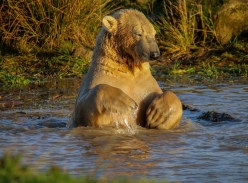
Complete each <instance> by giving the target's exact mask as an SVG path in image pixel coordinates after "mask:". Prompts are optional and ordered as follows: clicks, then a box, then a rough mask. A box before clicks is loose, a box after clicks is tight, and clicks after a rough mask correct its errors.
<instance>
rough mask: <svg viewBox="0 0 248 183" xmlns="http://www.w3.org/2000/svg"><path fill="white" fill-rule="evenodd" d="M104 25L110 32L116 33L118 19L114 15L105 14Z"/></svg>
mask: <svg viewBox="0 0 248 183" xmlns="http://www.w3.org/2000/svg"><path fill="white" fill-rule="evenodd" d="M102 24H103V27H104V28H105V29H106V30H107V31H108V32H109V33H114V32H115V31H116V30H117V20H116V19H115V18H114V17H112V16H105V17H104V18H103V19H102Z"/></svg>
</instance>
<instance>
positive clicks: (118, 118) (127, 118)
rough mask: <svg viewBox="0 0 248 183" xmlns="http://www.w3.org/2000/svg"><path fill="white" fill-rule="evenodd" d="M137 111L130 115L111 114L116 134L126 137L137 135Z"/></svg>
mask: <svg viewBox="0 0 248 183" xmlns="http://www.w3.org/2000/svg"><path fill="white" fill-rule="evenodd" d="M137 111H138V110H135V111H134V112H132V113H131V114H130V113H129V114H119V113H111V116H112V119H113V124H114V127H115V128H116V130H115V131H116V133H118V134H127V135H128V134H130V135H134V134H136V133H137V124H136V118H137Z"/></svg>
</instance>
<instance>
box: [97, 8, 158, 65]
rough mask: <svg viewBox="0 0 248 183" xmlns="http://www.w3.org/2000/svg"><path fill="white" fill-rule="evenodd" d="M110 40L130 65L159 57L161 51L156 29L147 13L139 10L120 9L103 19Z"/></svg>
mask: <svg viewBox="0 0 248 183" xmlns="http://www.w3.org/2000/svg"><path fill="white" fill-rule="evenodd" d="M102 23H103V29H104V30H105V35H106V38H107V39H109V40H108V42H112V43H113V45H112V46H113V48H112V49H115V50H116V52H117V54H119V55H121V57H122V58H126V59H124V60H126V61H127V64H128V65H129V66H130V67H132V68H133V67H134V66H138V67H139V66H140V64H141V63H142V62H146V61H149V60H154V59H157V58H158V57H159V56H160V51H159V48H158V45H157V43H156V40H155V35H156V31H155V29H154V27H153V26H152V24H151V23H150V22H149V20H148V19H147V18H146V17H145V15H144V14H143V13H141V12H139V11H137V10H133V9H124V10H119V11H117V12H116V13H114V14H113V15H112V16H105V17H104V18H103V20H102Z"/></svg>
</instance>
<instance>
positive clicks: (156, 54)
mask: <svg viewBox="0 0 248 183" xmlns="http://www.w3.org/2000/svg"><path fill="white" fill-rule="evenodd" d="M159 57H160V52H151V54H150V58H151V59H152V60H156V59H158V58H159Z"/></svg>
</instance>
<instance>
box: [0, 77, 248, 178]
mask: <svg viewBox="0 0 248 183" xmlns="http://www.w3.org/2000/svg"><path fill="white" fill-rule="evenodd" d="M80 83H81V81H78V80H64V81H60V82H58V81H50V82H47V83H44V84H41V85H40V86H37V85H33V86H29V87H26V88H21V89H9V90H1V95H0V97H1V98H0V111H1V112H0V113H1V114H0V120H1V121H0V154H3V153H4V152H5V151H14V152H20V153H22V154H23V161H24V162H25V163H28V164H32V166H34V167H35V168H38V169H40V170H46V169H47V168H48V167H50V166H51V165H58V166H60V167H61V168H62V169H64V170H66V171H68V172H70V173H71V174H75V175H79V174H86V175H92V174H93V175H95V176H99V177H102V176H104V177H110V178H111V177H113V176H119V175H128V176H133V177H148V178H151V179H155V180H158V179H162V180H164V179H166V180H177V181H179V182H248V84H247V83H239V82H234V83H230V82H229V83H227V82H223V83H221V82H218V83H209V84H198V85H195V84H192V83H191V84H187V83H186V84H185V83H180V82H179V83H178V82H177V83H176V84H168V83H163V82H160V85H161V87H162V88H163V89H164V90H167V89H170V90H172V91H174V92H175V93H176V94H177V95H178V97H179V98H180V99H181V100H182V102H183V103H186V104H190V105H192V106H193V107H196V108H197V109H200V111H190V110H185V111H184V114H183V117H182V120H181V125H180V127H179V128H178V129H175V130H171V131H164V130H147V129H142V128H138V129H135V130H134V134H133V132H132V133H130V131H129V130H121V129H119V130H114V129H101V130H100V129H93V128H83V127H80V128H76V129H67V128H66V122H67V120H68V116H69V115H70V113H71V111H72V110H73V106H74V101H75V97H76V95H77V91H78V88H79V86H80ZM211 110H214V111H217V112H225V113H228V114H230V115H232V116H233V117H234V118H236V119H239V120H240V121H238V122H237V121H236V122H235V121H222V122H211V121H204V120H202V119H201V120H200V119H198V118H197V117H198V116H199V115H201V114H202V112H206V111H211Z"/></svg>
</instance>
